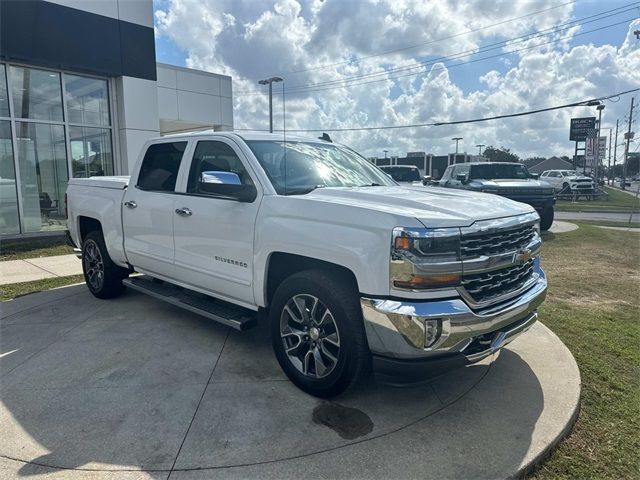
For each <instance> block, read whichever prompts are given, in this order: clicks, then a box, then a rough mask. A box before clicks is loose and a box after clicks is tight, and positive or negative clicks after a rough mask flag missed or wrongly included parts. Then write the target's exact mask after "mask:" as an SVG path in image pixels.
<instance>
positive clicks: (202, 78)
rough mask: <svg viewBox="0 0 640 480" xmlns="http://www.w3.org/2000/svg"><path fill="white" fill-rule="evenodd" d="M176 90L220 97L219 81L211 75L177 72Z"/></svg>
mask: <svg viewBox="0 0 640 480" xmlns="http://www.w3.org/2000/svg"><path fill="white" fill-rule="evenodd" d="M177 74H178V85H177V89H178V90H184V91H187V92H196V93H206V94H208V95H220V79H219V78H218V77H214V76H213V75H206V74H204V75H203V74H201V73H195V72H193V73H192V72H187V71H185V70H178V71H177Z"/></svg>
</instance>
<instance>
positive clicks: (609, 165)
mask: <svg viewBox="0 0 640 480" xmlns="http://www.w3.org/2000/svg"><path fill="white" fill-rule="evenodd" d="M612 130H613V128H611V127H609V162H608V166H607V172H608V173H607V185H609V180H610V178H611V131H612Z"/></svg>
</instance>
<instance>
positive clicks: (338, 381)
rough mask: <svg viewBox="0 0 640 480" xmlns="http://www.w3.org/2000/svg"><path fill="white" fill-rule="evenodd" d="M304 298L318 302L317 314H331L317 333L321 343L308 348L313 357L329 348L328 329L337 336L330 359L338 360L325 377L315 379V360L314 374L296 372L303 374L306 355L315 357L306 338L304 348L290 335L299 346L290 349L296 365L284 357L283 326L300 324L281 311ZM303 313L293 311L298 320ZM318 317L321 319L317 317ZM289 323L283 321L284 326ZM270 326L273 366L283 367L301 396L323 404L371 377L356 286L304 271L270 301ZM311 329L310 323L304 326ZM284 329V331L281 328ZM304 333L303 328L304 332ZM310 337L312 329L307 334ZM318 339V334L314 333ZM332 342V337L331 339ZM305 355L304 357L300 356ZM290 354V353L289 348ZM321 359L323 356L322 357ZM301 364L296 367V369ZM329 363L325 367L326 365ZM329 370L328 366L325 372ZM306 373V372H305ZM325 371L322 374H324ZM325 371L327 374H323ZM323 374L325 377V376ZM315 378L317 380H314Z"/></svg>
mask: <svg viewBox="0 0 640 480" xmlns="http://www.w3.org/2000/svg"><path fill="white" fill-rule="evenodd" d="M300 297H304V298H309V297H311V298H316V299H317V300H318V305H319V306H318V307H317V308H318V310H319V311H320V312H322V309H323V308H326V310H325V314H326V311H329V312H330V317H331V324H330V325H329V326H327V327H325V328H326V330H325V328H321V330H320V333H321V335H325V337H326V338H322V337H321V338H319V339H316V340H315V341H316V342H317V344H316V343H315V342H314V343H313V346H314V348H315V346H316V345H317V349H316V350H317V351H319V352H323V353H324V352H326V351H327V350H325V348H326V347H333V346H334V345H333V344H332V343H329V344H328V345H327V344H326V342H327V341H328V340H329V337H330V336H332V335H329V334H328V333H327V331H329V332H330V331H331V329H332V328H333V326H335V329H336V330H337V335H338V340H339V349H338V350H337V352H336V350H332V351H331V353H332V356H333V355H335V357H334V358H336V359H337V360H336V361H335V362H331V360H329V362H330V365H331V364H332V366H333V368H332V370H331V371H330V373H327V374H326V376H324V377H321V378H317V374H318V364H317V363H316V360H313V364H314V367H313V370H315V371H314V372H309V374H305V373H304V372H303V371H302V370H300V368H302V369H304V368H305V367H304V366H303V365H306V362H305V361H306V353H309V352H311V357H312V358H313V357H314V352H313V349H314V348H312V347H311V342H312V339H311V338H309V337H310V336H306V339H305V340H306V342H305V341H303V338H302V337H300V336H299V335H298V334H291V335H295V337H294V338H295V339H297V340H298V343H297V344H296V345H297V346H296V347H295V348H296V350H297V352H299V353H297V355H303V357H304V358H303V359H302V360H301V361H298V360H296V359H295V358H293V357H294V355H296V354H293V355H292V356H291V357H290V356H289V355H288V354H287V353H286V351H285V341H286V340H285V339H284V338H283V336H282V335H281V332H282V329H283V328H284V329H286V328H287V327H286V325H288V324H291V321H293V324H295V325H298V324H299V322H297V321H295V320H294V319H293V317H291V316H290V315H289V314H288V313H285V307H286V306H287V305H288V304H289V305H291V303H290V302H294V305H297V303H296V301H295V299H298V300H299V299H300ZM306 311H307V313H306V318H307V319H308V320H309V319H310V318H311V319H312V318H313V314H312V313H311V311H310V310H308V309H307V310H306ZM301 312H302V310H301V309H300V308H298V312H297V313H298V314H301ZM316 315H320V314H316ZM300 317H301V318H304V317H305V314H301V315H300ZM287 318H288V320H287ZM322 319H323V320H322V321H321V325H325V323H326V322H325V320H324V319H325V316H324V315H323V316H322ZM269 324H270V331H271V340H272V344H273V349H274V351H275V354H276V358H277V359H278V363H280V366H281V367H282V370H284V372H285V373H286V375H287V376H288V377H289V379H290V380H291V381H292V382H293V383H294V384H295V385H296V386H298V387H299V388H300V389H301V390H303V391H305V392H307V393H309V394H311V395H314V396H316V397H321V398H328V397H333V396H335V395H338V394H340V393H342V392H344V391H345V390H347V389H348V388H350V387H351V386H353V385H355V384H357V383H359V382H360V381H362V380H363V379H364V378H366V377H367V376H368V374H369V372H370V365H371V352H370V351H369V345H368V343H367V337H366V334H365V331H364V323H363V320H362V310H361V307H360V302H359V295H358V291H357V288H356V287H355V285H352V282H349V281H347V280H345V279H343V278H341V277H340V275H338V274H335V273H333V272H331V271H327V270H306V271H303V272H299V273H296V274H293V275H291V276H290V277H288V278H287V279H285V280H284V281H283V282H282V283H281V284H280V286H279V287H278V289H277V290H276V292H275V295H274V296H273V301H272V302H271V306H270V309H269ZM309 324H310V325H313V323H312V320H310V322H309ZM283 325H285V326H284V327H283ZM304 330H305V331H306V328H305V329H304ZM309 333H311V329H309ZM316 333H317V330H316ZM333 337H334V338H335V334H333ZM304 349H306V353H305V350H304ZM290 350H292V349H291V348H290ZM321 357H322V356H321ZM323 360H324V361H323V362H322V363H321V364H322V366H324V362H325V361H327V358H323ZM294 362H295V363H296V364H297V363H298V362H300V364H301V366H300V367H296V365H294ZM329 362H328V363H329ZM330 365H329V366H330ZM308 370H311V368H310V367H309V369H308ZM323 370H324V369H323ZM326 370H329V368H327V369H326ZM326 370H325V371H326ZM314 375H316V378H313V376H314Z"/></svg>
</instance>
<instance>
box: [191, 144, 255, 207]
mask: <svg viewBox="0 0 640 480" xmlns="http://www.w3.org/2000/svg"><path fill="white" fill-rule="evenodd" d="M204 172H229V173H235V174H236V175H238V178H239V180H240V184H241V185H253V181H252V180H251V177H250V176H249V174H248V173H247V169H246V168H244V165H243V164H242V161H241V160H240V159H239V158H238V156H237V155H236V152H234V151H233V148H231V147H230V146H229V145H227V144H226V143H223V142H216V141H208V140H207V141H201V142H198V145H197V146H196V151H195V152H194V154H193V161H192V162H191V169H190V170H189V182H188V184H187V193H198V194H206V193H208V192H201V191H200V189H199V185H200V182H199V179H200V177H201V175H202V173H204Z"/></svg>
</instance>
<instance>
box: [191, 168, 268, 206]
mask: <svg viewBox="0 0 640 480" xmlns="http://www.w3.org/2000/svg"><path fill="white" fill-rule="evenodd" d="M198 192H199V193H203V194H205V195H215V196H218V197H221V198H226V199H229V200H237V201H238V202H247V203H250V202H253V201H254V200H255V199H256V197H257V196H258V190H257V189H256V187H255V185H243V184H242V181H241V180H240V177H239V176H238V174H237V173H234V172H222V171H209V172H202V173H201V174H200V178H199V179H198Z"/></svg>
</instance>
